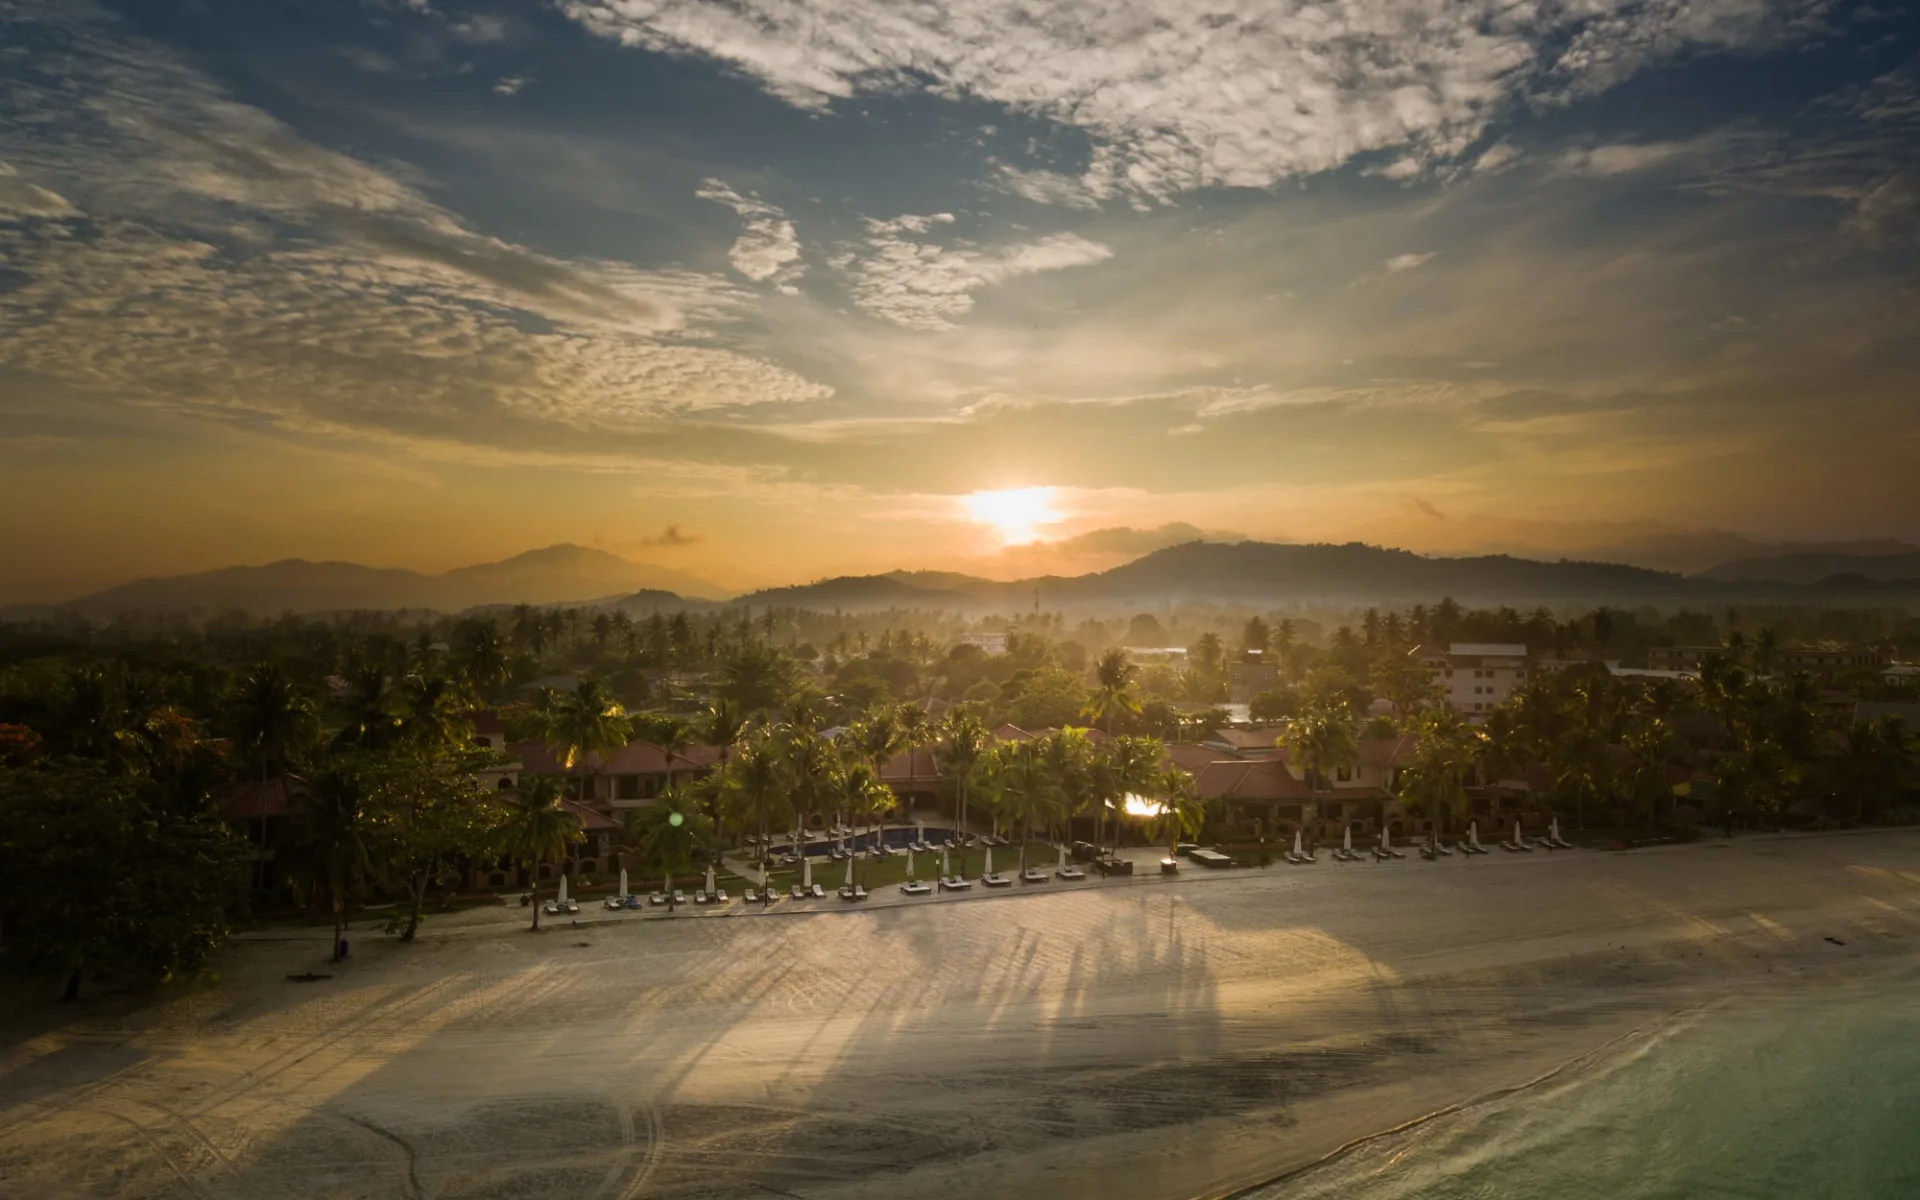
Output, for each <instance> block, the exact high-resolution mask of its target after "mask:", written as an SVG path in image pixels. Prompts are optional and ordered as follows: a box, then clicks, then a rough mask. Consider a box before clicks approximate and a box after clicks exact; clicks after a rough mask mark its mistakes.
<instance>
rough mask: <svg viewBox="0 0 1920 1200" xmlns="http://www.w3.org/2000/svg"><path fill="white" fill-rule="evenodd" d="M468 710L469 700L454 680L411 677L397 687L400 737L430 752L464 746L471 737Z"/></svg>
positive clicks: (434, 677)
mask: <svg viewBox="0 0 1920 1200" xmlns="http://www.w3.org/2000/svg"><path fill="white" fill-rule="evenodd" d="M467 708H468V698H467V696H466V695H465V694H463V692H462V689H461V687H460V685H459V684H458V683H457V682H455V681H454V680H452V679H448V678H447V677H446V676H444V675H430V676H425V677H423V676H419V675H414V676H411V677H410V678H408V679H407V681H406V682H405V683H403V684H402V685H401V686H400V709H401V714H402V715H401V717H400V736H401V737H402V738H403V739H404V740H405V741H406V742H407V743H408V744H409V745H411V746H413V747H415V748H416V749H419V750H423V751H426V752H429V753H431V752H434V751H438V750H444V749H447V748H449V747H453V746H460V745H465V744H467V743H468V742H470V741H471V740H472V737H473V727H472V726H471V725H470V724H469V723H468V721H467V717H466V712H467Z"/></svg>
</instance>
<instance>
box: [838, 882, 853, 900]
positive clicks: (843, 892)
mask: <svg viewBox="0 0 1920 1200" xmlns="http://www.w3.org/2000/svg"><path fill="white" fill-rule="evenodd" d="M835 894H836V895H838V896H839V897H840V898H841V899H842V900H851V899H853V885H851V884H842V885H841V887H840V889H839V891H838V892H836V893H835Z"/></svg>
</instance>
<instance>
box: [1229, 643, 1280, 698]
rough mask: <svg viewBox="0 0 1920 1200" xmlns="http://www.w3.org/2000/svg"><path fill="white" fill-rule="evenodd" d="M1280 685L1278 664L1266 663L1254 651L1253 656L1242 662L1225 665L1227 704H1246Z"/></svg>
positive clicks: (1257, 652)
mask: <svg viewBox="0 0 1920 1200" xmlns="http://www.w3.org/2000/svg"><path fill="white" fill-rule="evenodd" d="M1279 685H1280V664H1279V663H1276V662H1268V661H1266V660H1265V659H1263V658H1262V657H1260V655H1259V651H1254V652H1253V656H1252V657H1249V658H1247V659H1246V660H1244V661H1235V662H1230V663H1228V664H1227V702H1228V703H1229V704H1246V703H1249V702H1251V701H1252V700H1253V698H1254V697H1255V696H1258V695H1259V694H1260V693H1261V692H1270V691H1272V690H1273V689H1274V688H1276V687H1278V686H1279Z"/></svg>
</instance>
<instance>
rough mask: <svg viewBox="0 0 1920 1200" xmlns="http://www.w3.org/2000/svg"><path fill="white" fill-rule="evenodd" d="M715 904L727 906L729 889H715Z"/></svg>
mask: <svg viewBox="0 0 1920 1200" xmlns="http://www.w3.org/2000/svg"><path fill="white" fill-rule="evenodd" d="M713 902H714V903H715V904H725V903H727V889H725V888H715V889H713Z"/></svg>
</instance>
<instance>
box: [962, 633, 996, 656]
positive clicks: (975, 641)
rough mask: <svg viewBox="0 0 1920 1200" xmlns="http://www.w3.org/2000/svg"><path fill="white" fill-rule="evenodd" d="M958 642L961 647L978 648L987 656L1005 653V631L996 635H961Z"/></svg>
mask: <svg viewBox="0 0 1920 1200" xmlns="http://www.w3.org/2000/svg"><path fill="white" fill-rule="evenodd" d="M960 641H961V644H963V645H967V646H978V647H980V649H981V650H982V651H984V652H986V653H988V654H1005V653H1006V652H1007V631H1006V630H1004V629H1002V630H1000V631H999V632H997V633H963V634H961V635H960Z"/></svg>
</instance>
